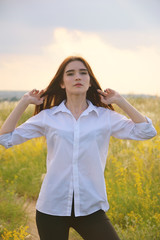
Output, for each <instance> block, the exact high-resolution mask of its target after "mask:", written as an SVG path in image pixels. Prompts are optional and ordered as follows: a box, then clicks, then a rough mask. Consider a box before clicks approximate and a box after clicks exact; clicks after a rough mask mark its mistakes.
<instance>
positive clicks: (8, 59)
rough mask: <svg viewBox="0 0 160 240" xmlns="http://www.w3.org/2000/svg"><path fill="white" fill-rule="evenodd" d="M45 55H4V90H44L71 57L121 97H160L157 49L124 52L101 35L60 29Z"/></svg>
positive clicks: (55, 33) (104, 86)
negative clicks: (80, 60) (79, 58)
mask: <svg viewBox="0 0 160 240" xmlns="http://www.w3.org/2000/svg"><path fill="white" fill-rule="evenodd" d="M42 52H43V54H42V53H41V55H39V56H38V55H27V56H26V55H21V56H20V55H19V56H16V55H4V56H3V58H2V59H1V60H0V64H1V67H0V74H1V76H2V78H1V79H3V82H1V89H9V88H10V89H14V90H19V89H21V90H25V89H32V88H35V87H36V88H39V89H41V88H44V87H46V85H48V83H49V81H50V80H51V78H52V77H53V75H54V74H55V72H56V70H57V68H58V66H59V64H60V63H61V61H63V60H64V58H65V57H67V56H68V55H77V54H78V55H81V56H83V57H84V58H86V60H87V61H88V62H89V63H90V65H91V67H92V69H93V71H94V73H95V75H96V77H97V79H98V80H99V81H100V83H101V85H102V88H107V87H110V88H113V89H115V90H117V91H119V92H121V93H131V92H132V93H144V94H157V93H158V94H160V83H159V79H160V73H159V62H160V54H159V52H158V51H157V47H156V46H150V47H142V46H140V47H139V48H137V49H136V50H135V49H120V48H116V47H115V46H113V45H111V42H110V43H108V42H107V41H106V39H103V38H102V36H101V35H99V34H97V33H94V32H92V33H88V32H83V31H78V30H67V29H65V28H57V29H55V30H54V31H53V40H52V43H51V44H49V45H46V46H45V47H43V49H42Z"/></svg>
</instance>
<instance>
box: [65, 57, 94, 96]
mask: <svg viewBox="0 0 160 240" xmlns="http://www.w3.org/2000/svg"><path fill="white" fill-rule="evenodd" d="M90 86H91V84H90V76H89V73H88V70H87V68H86V66H85V65H84V64H83V63H82V62H81V61H72V62H70V63H68V65H67V66H66V68H65V70H64V74H63V83H62V84H61V88H64V89H65V90H66V94H67V95H68V94H74V95H80V94H86V92H87V91H88V88H89V87H90Z"/></svg>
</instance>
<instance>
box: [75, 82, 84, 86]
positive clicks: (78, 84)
mask: <svg viewBox="0 0 160 240" xmlns="http://www.w3.org/2000/svg"><path fill="white" fill-rule="evenodd" d="M74 86H76V87H81V86H83V85H82V84H81V83H76V84H75V85H74Z"/></svg>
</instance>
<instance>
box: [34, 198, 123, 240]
mask: <svg viewBox="0 0 160 240" xmlns="http://www.w3.org/2000/svg"><path fill="white" fill-rule="evenodd" d="M36 223H37V228H38V233H39V236H40V240H68V235H69V228H70V227H72V228H74V229H75V230H76V231H77V232H78V233H79V234H80V235H81V237H82V238H83V239H85V240H120V238H119V237H118V235H117V233H116V232H115V230H114V228H113V226H112V224H111V223H110V221H109V219H108V217H107V216H106V214H105V212H104V211H103V210H98V211H96V212H94V213H92V214H90V215H87V216H80V217H75V216H74V201H73V204H72V214H71V216H53V215H48V214H44V213H41V212H39V211H36Z"/></svg>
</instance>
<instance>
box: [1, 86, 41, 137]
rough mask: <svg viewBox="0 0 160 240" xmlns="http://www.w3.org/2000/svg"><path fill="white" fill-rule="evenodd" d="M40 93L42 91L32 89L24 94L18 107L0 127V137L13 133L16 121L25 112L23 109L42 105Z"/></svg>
mask: <svg viewBox="0 0 160 240" xmlns="http://www.w3.org/2000/svg"><path fill="white" fill-rule="evenodd" d="M42 93H43V90H42V91H38V90H36V89H33V90H32V91H30V92H28V93H26V94H25V95H24V96H23V97H22V98H21V100H20V101H19V103H18V105H17V106H16V107H15V109H14V110H13V111H12V112H11V114H10V115H9V116H8V118H7V119H6V121H5V122H4V124H3V125H2V127H1V129H0V135H3V134H5V133H10V132H12V131H14V129H15V128H16V125H17V122H18V120H19V119H20V117H21V116H22V114H23V112H24V111H25V109H26V108H27V107H28V105H29V104H35V105H40V104H42V103H43V98H40V96H41V95H42Z"/></svg>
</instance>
